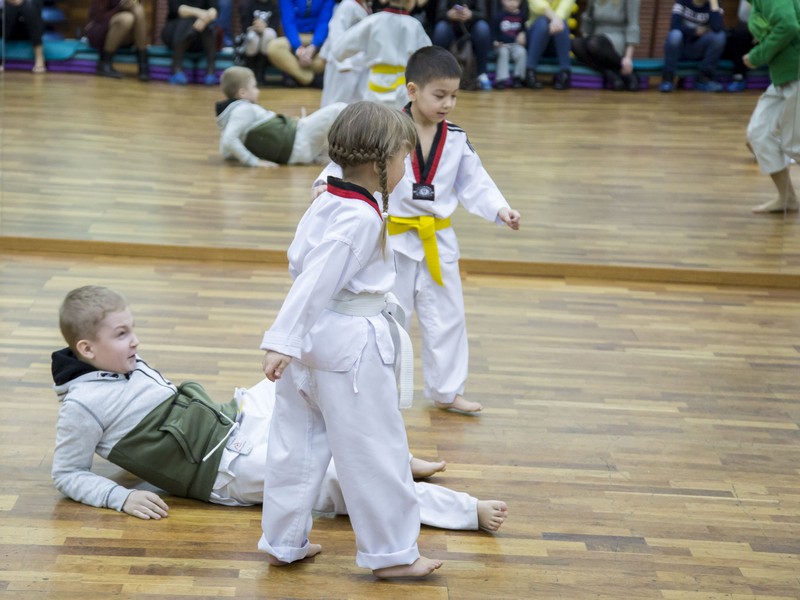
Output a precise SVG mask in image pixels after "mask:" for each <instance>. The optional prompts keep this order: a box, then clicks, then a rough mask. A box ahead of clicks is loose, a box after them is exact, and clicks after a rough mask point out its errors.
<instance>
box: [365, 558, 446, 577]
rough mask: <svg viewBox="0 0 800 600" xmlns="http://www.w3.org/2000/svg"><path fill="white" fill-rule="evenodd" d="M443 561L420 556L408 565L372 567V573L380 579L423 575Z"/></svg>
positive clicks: (433, 569)
mask: <svg viewBox="0 0 800 600" xmlns="http://www.w3.org/2000/svg"><path fill="white" fill-rule="evenodd" d="M443 564H444V563H442V561H440V560H434V559H432V558H425V557H424V556H420V557H419V558H418V559H417V560H415V561H414V562H413V563H411V564H410V565H397V566H395V567H384V568H383V569H372V574H373V575H375V577H379V578H380V579H388V578H389V577H425V576H426V575H430V574H431V573H433V572H434V571H435V570H436V569H438V568H439V567H441V566H442V565H443Z"/></svg>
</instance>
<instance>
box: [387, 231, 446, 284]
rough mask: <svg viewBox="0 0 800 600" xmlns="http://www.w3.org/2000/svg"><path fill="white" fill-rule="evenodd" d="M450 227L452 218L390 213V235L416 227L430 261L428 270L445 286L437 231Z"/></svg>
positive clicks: (427, 258)
mask: <svg viewBox="0 0 800 600" xmlns="http://www.w3.org/2000/svg"><path fill="white" fill-rule="evenodd" d="M448 227H450V219H449V218H447V219H439V218H437V217H433V216H430V215H424V216H420V217H395V216H394V215H389V222H388V223H387V231H388V232H389V235H398V234H400V233H405V232H406V231H409V230H410V229H416V230H417V233H418V234H419V239H420V240H421V241H422V249H423V250H424V251H425V260H426V262H427V263H428V270H429V271H430V272H431V277H432V278H433V280H434V281H435V282H436V283H438V284H439V285H441V286H443V285H444V283H443V282H442V268H441V267H440V266H439V247H438V245H437V244H436V232H437V231H439V230H440V229H447V228H448Z"/></svg>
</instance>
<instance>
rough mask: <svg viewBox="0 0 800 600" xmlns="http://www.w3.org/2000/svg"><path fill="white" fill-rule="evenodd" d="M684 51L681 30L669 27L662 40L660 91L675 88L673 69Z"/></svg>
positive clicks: (676, 67)
mask: <svg viewBox="0 0 800 600" xmlns="http://www.w3.org/2000/svg"><path fill="white" fill-rule="evenodd" d="M683 52H684V44H683V32H681V30H680V29H671V30H670V31H669V33H668V34H667V38H666V40H664V68H663V71H662V73H661V86H660V87H659V90H660V91H662V92H671V91H673V90H674V89H675V81H674V80H675V71H677V69H678V61H679V60H680V59H681V57H682V55H683Z"/></svg>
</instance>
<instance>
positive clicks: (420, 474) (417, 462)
mask: <svg viewBox="0 0 800 600" xmlns="http://www.w3.org/2000/svg"><path fill="white" fill-rule="evenodd" d="M446 468H447V463H446V462H445V461H443V460H440V461H438V462H430V461H428V460H422V459H421V458H417V457H415V456H412V457H411V476H412V477H413V478H414V479H424V478H426V477H430V476H431V475H433V474H435V473H439V472H440V471H444V470H445V469H446Z"/></svg>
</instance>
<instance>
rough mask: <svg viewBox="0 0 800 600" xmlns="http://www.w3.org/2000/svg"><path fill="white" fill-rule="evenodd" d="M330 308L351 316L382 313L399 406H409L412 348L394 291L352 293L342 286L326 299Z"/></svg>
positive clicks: (412, 395)
mask: <svg viewBox="0 0 800 600" xmlns="http://www.w3.org/2000/svg"><path fill="white" fill-rule="evenodd" d="M326 308H328V309H329V310H332V311H333V312H337V313H339V314H343V315H350V316H353V317H375V316H378V315H380V314H382V315H383V316H384V317H385V318H386V320H387V321H388V323H389V331H390V332H391V335H392V342H393V343H394V348H395V352H394V371H395V376H396V377H397V384H398V388H399V397H400V408H409V407H410V406H411V403H412V402H413V400H414V348H413V347H412V346H411V338H410V337H409V335H408V332H407V331H406V330H405V328H404V327H403V326H404V325H405V313H404V312H403V309H402V308H401V307H400V305H399V304H398V302H397V298H396V297H395V295H394V294H392V293H388V294H369V293H361V294H354V293H353V292H350V291H348V290H342V291H341V292H339V293H338V294H337V295H336V297H335V298H333V299H332V300H330V301H329V302H328V305H327V307H326Z"/></svg>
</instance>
